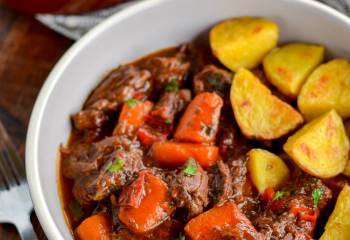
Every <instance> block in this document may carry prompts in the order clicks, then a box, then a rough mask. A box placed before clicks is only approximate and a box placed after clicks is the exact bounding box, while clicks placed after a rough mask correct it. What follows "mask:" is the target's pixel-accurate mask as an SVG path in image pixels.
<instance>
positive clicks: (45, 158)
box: [26, 0, 350, 239]
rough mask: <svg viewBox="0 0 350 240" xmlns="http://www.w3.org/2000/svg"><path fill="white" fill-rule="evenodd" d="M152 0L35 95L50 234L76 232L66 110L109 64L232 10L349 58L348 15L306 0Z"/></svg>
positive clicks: (86, 41) (92, 42)
mask: <svg viewBox="0 0 350 240" xmlns="http://www.w3.org/2000/svg"><path fill="white" fill-rule="evenodd" d="M263 2H264V3H263V4H262V2H261V0H235V1H232V0H191V1H188V0H176V1H173V0H153V1H144V2H142V3H139V4H137V5H135V6H133V7H131V8H129V9H127V10H125V11H123V12H121V13H119V14H116V15H115V16H113V17H111V18H110V19H108V20H107V21H105V22H104V23H102V24H101V25H100V26H98V27H97V28H95V29H94V30H93V31H92V32H90V33H89V34H87V35H86V36H85V37H84V38H83V39H81V40H80V41H79V42H77V43H76V44H75V45H74V46H73V47H72V48H71V49H70V50H69V51H68V52H67V53H66V54H65V56H64V57H63V58H62V59H61V60H60V61H59V63H58V64H57V65H56V67H55V68H54V70H53V71H52V73H51V74H50V76H49V77H48V79H47V81H46V83H45V85H44V87H43V89H42V90H41V92H40V95H39V97H38V100H37V102H36V105H35V108H34V111H33V114H32V118H31V122H30V127H29V132H28V138H27V149H26V159H27V162H26V163H27V175H28V180H29V185H30V189H31V194H32V198H33V201H34V204H35V209H36V212H37V214H38V216H39V220H40V222H41V224H42V225H43V228H44V230H45V232H46V234H47V236H48V237H49V238H50V239H72V236H71V234H70V231H69V230H68V228H67V226H66V223H65V221H64V216H63V212H62V210H61V204H60V201H59V197H58V191H57V182H56V181H57V159H58V157H57V156H58V154H57V152H58V151H57V150H58V147H59V145H60V144H61V143H65V142H66V141H67V139H68V136H69V132H70V120H69V116H70V115H71V114H72V113H74V112H76V111H78V110H79V109H80V108H81V106H82V104H83V102H84V100H85V99H86V97H87V95H88V94H89V92H90V91H91V90H92V89H93V88H94V86H96V84H97V83H98V82H99V80H100V79H101V77H102V76H103V75H104V74H106V72H108V71H109V70H110V69H111V68H114V67H116V66H118V65H119V64H122V63H126V62H128V61H131V60H133V59H135V58H138V57H140V56H142V55H144V54H147V53H149V52H152V51H154V50H157V49H160V48H164V47H168V46H172V45H177V44H180V43H182V42H186V41H190V40H191V39H193V38H195V37H196V36H197V35H198V34H200V33H203V32H205V31H207V30H208V29H209V28H210V27H211V26H212V25H213V24H215V23H217V22H219V21H221V20H223V19H226V18H230V17H234V16H244V15H249V16H264V17H267V18H269V19H271V20H274V21H276V22H277V23H278V24H279V26H280V31H281V32H280V42H290V41H303V42H313V43H319V44H323V45H325V46H326V47H327V51H328V53H329V54H331V55H336V56H340V57H348V58H350V45H349V39H350V21H349V20H347V19H346V17H345V16H343V15H341V14H339V13H336V12H335V11H333V10H331V9H329V8H327V7H324V6H322V5H320V4H318V3H314V2H313V1H308V0H264V1H263Z"/></svg>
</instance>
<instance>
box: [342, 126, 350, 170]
mask: <svg viewBox="0 0 350 240" xmlns="http://www.w3.org/2000/svg"><path fill="white" fill-rule="evenodd" d="M344 127H345V131H346V133H347V135H348V139H349V140H350V120H348V121H346V122H344ZM343 174H344V175H345V176H348V177H350V151H349V157H348V162H347V163H346V166H345V169H344V172H343Z"/></svg>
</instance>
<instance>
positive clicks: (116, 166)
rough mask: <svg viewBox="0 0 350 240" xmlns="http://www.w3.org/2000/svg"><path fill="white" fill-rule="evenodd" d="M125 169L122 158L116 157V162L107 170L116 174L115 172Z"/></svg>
mask: <svg viewBox="0 0 350 240" xmlns="http://www.w3.org/2000/svg"><path fill="white" fill-rule="evenodd" d="M123 167H124V160H123V159H122V158H120V157H116V159H115V161H114V162H113V163H111V164H110V165H109V166H108V168H107V170H108V172H110V173H115V172H118V171H119V170H120V169H122V168H123Z"/></svg>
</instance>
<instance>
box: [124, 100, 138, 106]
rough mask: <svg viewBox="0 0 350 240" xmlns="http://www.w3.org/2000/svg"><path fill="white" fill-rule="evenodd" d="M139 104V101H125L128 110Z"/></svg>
mask: <svg viewBox="0 0 350 240" xmlns="http://www.w3.org/2000/svg"><path fill="white" fill-rule="evenodd" d="M138 103H139V100H137V99H135V98H132V99H129V100H128V101H126V104H127V105H128V107H129V108H132V107H133V106H135V105H136V104H138Z"/></svg>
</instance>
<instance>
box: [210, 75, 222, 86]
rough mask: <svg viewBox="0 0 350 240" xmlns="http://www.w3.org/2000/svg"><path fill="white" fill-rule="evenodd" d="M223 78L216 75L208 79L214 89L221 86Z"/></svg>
mask: <svg viewBox="0 0 350 240" xmlns="http://www.w3.org/2000/svg"><path fill="white" fill-rule="evenodd" d="M220 80H221V77H220V75H218V74H214V75H213V76H210V78H209V79H208V82H209V84H210V85H212V86H213V87H217V86H218V85H219V84H220Z"/></svg>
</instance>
